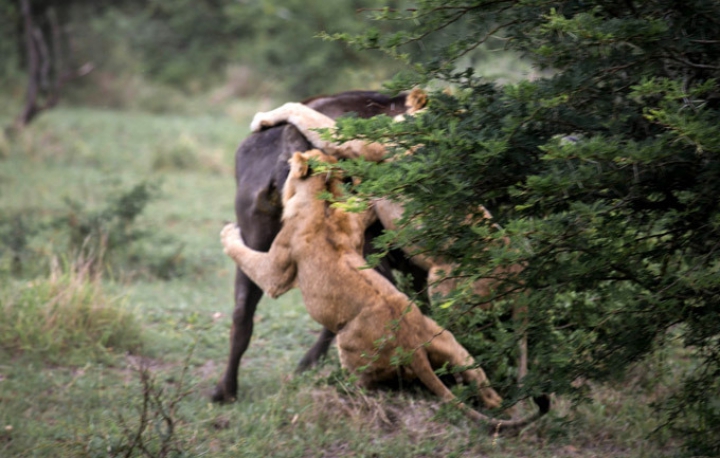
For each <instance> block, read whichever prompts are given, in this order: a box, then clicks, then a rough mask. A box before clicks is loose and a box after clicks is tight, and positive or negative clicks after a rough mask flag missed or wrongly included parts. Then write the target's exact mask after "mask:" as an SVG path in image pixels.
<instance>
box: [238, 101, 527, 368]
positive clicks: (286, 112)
mask: <svg viewBox="0 0 720 458" xmlns="http://www.w3.org/2000/svg"><path fill="white" fill-rule="evenodd" d="M426 104H427V95H426V94H425V92H424V91H422V90H420V89H414V90H413V91H411V92H410V93H409V94H408V96H407V100H406V106H407V108H408V109H407V110H406V111H405V113H402V114H399V115H397V116H396V117H395V119H396V120H401V119H403V118H404V116H405V115H414V114H417V113H418V112H419V111H421V110H423V109H424V108H425V106H426ZM285 122H287V123H289V124H292V125H293V126H295V127H296V128H297V129H298V130H299V131H300V132H301V133H302V134H303V135H304V136H305V138H307V139H308V141H309V142H310V143H312V145H313V146H314V147H315V148H319V149H321V150H323V151H324V152H325V153H326V154H329V155H331V156H334V157H338V158H345V159H349V158H358V157H363V158H365V159H366V160H369V161H374V162H380V161H382V160H385V159H386V157H387V149H386V147H385V145H383V144H381V143H371V142H366V141H363V140H350V141H346V142H344V143H337V142H334V141H331V140H325V139H323V138H322V136H321V135H320V133H319V132H318V131H317V129H333V128H334V127H335V120H334V119H332V118H330V117H328V116H326V115H324V114H323V113H320V112H318V111H316V110H314V109H312V108H311V107H308V106H306V105H303V104H300V103H294V102H289V103H285V104H284V105H282V106H280V107H278V108H276V109H274V110H271V111H268V112H259V113H256V114H255V116H254V117H253V120H252V122H251V124H250V129H251V130H252V131H254V132H257V131H260V130H262V129H263V128H267V127H270V126H274V125H277V124H281V123H285ZM479 209H480V211H481V213H482V214H484V217H485V218H486V219H487V220H491V219H492V215H491V214H490V212H489V211H488V210H487V209H485V207H483V206H482V205H480V206H479ZM403 211H404V210H403V207H402V205H401V204H399V203H397V202H392V201H390V200H388V199H384V198H379V199H376V200H375V212H376V214H377V216H378V218H379V220H380V222H381V223H382V225H383V227H384V228H385V229H396V221H397V220H398V219H400V217H401V216H402V214H403ZM505 242H506V243H507V242H508V241H507V240H506V241H505ZM403 249H404V250H405V251H406V253H407V254H408V255H411V256H412V257H411V260H412V261H413V262H414V263H415V264H416V265H418V266H419V267H421V268H422V269H424V270H427V271H428V294H429V295H430V297H431V298H432V297H444V296H447V295H448V294H450V292H452V291H453V289H455V288H456V287H457V286H458V282H457V280H456V279H454V278H452V277H451V276H450V274H451V272H452V270H453V268H454V265H453V264H452V263H450V262H448V261H447V260H444V259H438V258H432V257H428V256H425V255H416V254H414V253H417V252H419V251H420V250H418V249H417V247H413V246H408V247H403ZM521 270H522V266H521V265H519V264H516V265H511V266H507V267H498V268H497V269H495V271H494V272H493V275H492V278H484V279H480V280H476V281H475V282H474V283H473V284H472V285H471V286H472V290H473V292H474V293H475V294H477V295H479V296H483V297H492V296H493V292H494V291H495V290H496V289H497V287H498V285H499V284H500V283H501V280H511V281H513V282H514V283H515V287H514V288H513V290H514V291H519V290H521V289H522V287H521V285H519V284H518V283H517V281H516V277H517V274H518V273H519V272H520V271H521ZM507 292H508V291H506V293H507ZM511 292H512V291H511ZM486 307H488V306H487V305H486ZM513 315H514V317H515V319H517V320H518V322H519V323H521V325H520V328H526V327H527V322H526V320H525V315H526V311H525V310H524V309H523V308H514V309H513ZM519 347H520V348H519V361H518V380H519V381H521V380H522V378H523V377H525V375H526V374H527V337H526V336H525V335H524V334H523V335H522V336H521V337H520V339H519Z"/></svg>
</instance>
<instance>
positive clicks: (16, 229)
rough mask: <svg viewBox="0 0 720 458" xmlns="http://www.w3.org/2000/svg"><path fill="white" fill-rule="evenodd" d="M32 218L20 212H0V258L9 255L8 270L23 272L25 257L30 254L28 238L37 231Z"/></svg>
mask: <svg viewBox="0 0 720 458" xmlns="http://www.w3.org/2000/svg"><path fill="white" fill-rule="evenodd" d="M38 229H39V228H38V226H36V225H35V224H33V221H32V219H31V218H30V217H29V216H28V215H25V214H22V213H14V212H12V213H7V214H6V213H5V212H2V213H0V258H2V257H4V255H5V253H8V254H9V257H10V267H9V269H10V272H11V273H12V274H13V275H15V276H17V275H20V274H22V273H23V268H24V264H25V259H26V258H27V257H28V256H29V254H30V249H29V240H30V238H31V237H32V236H33V235H35V234H36V233H37V231H38Z"/></svg>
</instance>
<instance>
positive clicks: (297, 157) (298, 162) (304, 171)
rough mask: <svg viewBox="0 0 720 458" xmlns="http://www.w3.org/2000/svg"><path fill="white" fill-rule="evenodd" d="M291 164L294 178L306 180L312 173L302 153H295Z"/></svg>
mask: <svg viewBox="0 0 720 458" xmlns="http://www.w3.org/2000/svg"><path fill="white" fill-rule="evenodd" d="M289 162H290V170H291V171H292V174H293V176H294V177H296V178H305V177H306V176H307V175H308V174H309V173H310V164H309V162H308V158H307V157H306V156H305V155H304V154H302V153H300V152H296V153H294V154H293V155H292V157H291V158H290V161H289Z"/></svg>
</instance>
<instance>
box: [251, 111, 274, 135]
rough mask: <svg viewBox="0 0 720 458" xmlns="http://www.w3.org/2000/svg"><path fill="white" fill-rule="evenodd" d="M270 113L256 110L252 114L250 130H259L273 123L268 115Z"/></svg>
mask: <svg viewBox="0 0 720 458" xmlns="http://www.w3.org/2000/svg"><path fill="white" fill-rule="evenodd" d="M269 114H270V113H269V112H268V113H265V112H262V111H260V112H258V113H255V116H253V120H252V122H251V123H250V131H251V132H260V131H261V130H262V128H263V127H272V126H274V125H275V123H274V122H273V121H272V119H270V118H269V117H268V115H269Z"/></svg>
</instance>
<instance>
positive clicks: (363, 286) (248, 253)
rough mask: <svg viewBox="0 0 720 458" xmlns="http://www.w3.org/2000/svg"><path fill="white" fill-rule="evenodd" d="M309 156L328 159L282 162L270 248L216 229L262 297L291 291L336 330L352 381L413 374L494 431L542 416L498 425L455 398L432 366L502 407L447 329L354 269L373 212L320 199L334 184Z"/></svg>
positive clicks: (230, 229)
mask: <svg viewBox="0 0 720 458" xmlns="http://www.w3.org/2000/svg"><path fill="white" fill-rule="evenodd" d="M311 158H315V159H316V160H319V161H324V162H326V163H333V162H336V159H335V158H333V157H330V156H327V155H325V154H324V153H322V152H320V151H318V150H313V151H311V152H308V153H295V154H294V155H293V156H292V158H291V159H290V161H289V162H290V174H289V175H288V178H287V181H286V182H285V186H284V189H283V208H284V210H283V215H282V220H283V227H282V229H281V231H280V233H279V234H278V235H277V237H276V238H275V240H274V241H273V244H272V246H271V247H270V251H269V252H267V253H263V252H258V251H255V250H252V249H250V248H248V247H247V246H246V245H245V244H244V243H243V240H242V237H241V234H240V232H239V230H238V228H237V226H236V225H234V224H229V225H227V226H226V227H225V228H224V229H223V231H222V233H221V239H222V243H223V246H224V249H225V253H226V254H227V255H228V256H230V257H231V258H232V259H233V260H234V261H235V262H236V263H237V265H238V267H239V268H240V269H242V271H243V272H245V273H246V274H247V275H248V276H249V277H250V278H251V279H252V280H253V281H254V282H255V283H256V284H257V285H259V286H260V287H261V288H262V289H263V291H265V293H266V294H268V295H269V296H271V297H277V296H279V295H281V294H283V293H284V292H286V291H288V290H289V289H291V288H292V287H293V286H296V285H297V286H298V287H299V288H300V291H301V292H302V296H303V300H304V302H305V307H306V308H307V310H308V312H309V313H310V315H311V316H312V318H313V319H314V320H316V321H317V322H318V323H320V324H321V325H323V326H324V327H326V328H327V329H329V330H330V331H333V332H335V333H337V344H338V349H339V354H340V362H341V364H342V366H343V367H344V368H347V369H348V370H350V371H352V372H354V373H357V375H358V377H359V382H360V383H361V384H362V385H365V386H372V385H374V384H375V383H376V382H381V381H386V380H390V379H393V378H395V377H397V376H398V375H399V376H401V377H403V378H407V379H414V378H418V379H419V380H420V381H421V382H422V383H423V384H424V385H425V386H427V387H428V388H429V389H430V390H432V391H433V392H434V393H435V394H437V395H438V396H440V397H441V398H442V399H443V400H444V401H452V402H455V403H456V404H457V405H458V406H460V407H461V408H462V409H463V410H464V411H465V412H466V413H467V414H468V415H469V416H470V417H471V418H473V419H476V420H479V421H483V422H486V423H488V424H489V425H490V426H491V427H492V428H495V429H496V430H498V429H500V428H514V427H520V426H523V425H526V424H528V423H529V422H531V421H533V420H534V419H536V418H538V417H539V416H540V415H542V414H543V413H544V412H543V411H542V410H543V409H541V411H540V412H538V413H536V414H534V415H532V416H530V417H528V418H525V419H519V420H512V421H500V420H497V419H493V418H489V417H487V416H485V415H482V414H481V413H479V412H477V411H475V410H473V409H470V408H469V407H467V406H465V405H464V404H462V403H461V402H459V401H458V400H457V398H456V397H455V396H454V395H453V394H452V392H451V391H450V390H449V389H448V388H447V387H446V386H445V385H444V384H443V383H442V382H441V381H440V379H439V378H438V377H437V375H436V374H435V373H434V372H433V367H435V368H440V367H443V366H445V365H448V366H450V367H455V368H461V369H460V371H459V372H458V373H457V374H456V377H458V378H459V379H460V380H461V381H464V382H468V383H469V382H474V383H475V384H476V386H477V389H478V394H479V396H480V398H481V399H482V401H483V402H484V404H485V405H486V406H487V407H490V408H497V407H499V406H500V404H501V402H502V399H501V398H500V396H499V395H498V394H497V393H496V392H495V390H494V389H492V388H491V387H490V386H489V382H488V379H487V377H486V376H485V373H484V372H483V370H482V369H480V368H479V367H471V366H473V365H474V364H475V362H474V360H473V358H472V357H471V356H470V354H469V353H468V352H467V350H465V348H463V347H462V346H461V345H460V344H459V343H458V342H457V341H456V340H455V338H454V337H453V335H452V334H451V333H450V332H449V331H447V330H444V329H442V328H441V327H440V326H438V325H437V323H435V321H433V320H432V319H430V318H428V317H426V316H424V315H423V314H422V313H421V312H420V310H419V309H418V308H417V306H416V305H415V304H414V303H412V302H411V301H410V300H409V299H408V297H407V296H405V295H404V294H402V293H401V292H399V291H398V290H397V289H396V288H395V287H394V286H393V285H392V283H390V282H389V281H388V280H387V279H386V278H384V277H383V276H382V275H380V274H378V273H377V272H375V271H374V270H371V269H364V268H363V267H364V266H365V265H366V262H365V259H364V258H363V257H362V254H361V248H362V243H363V232H364V230H365V227H366V226H367V225H368V224H369V222H370V221H372V220H373V219H374V213H373V212H372V211H366V212H363V213H348V212H345V211H343V210H342V209H339V208H334V207H332V206H331V205H330V203H329V202H327V201H324V200H320V199H319V198H318V194H319V193H321V192H323V191H330V192H331V193H333V194H336V193H338V192H339V184H340V179H339V177H338V176H336V175H335V174H333V173H332V172H329V173H326V174H319V175H313V173H312V165H313V163H312V162H311ZM315 163H317V162H315Z"/></svg>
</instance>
